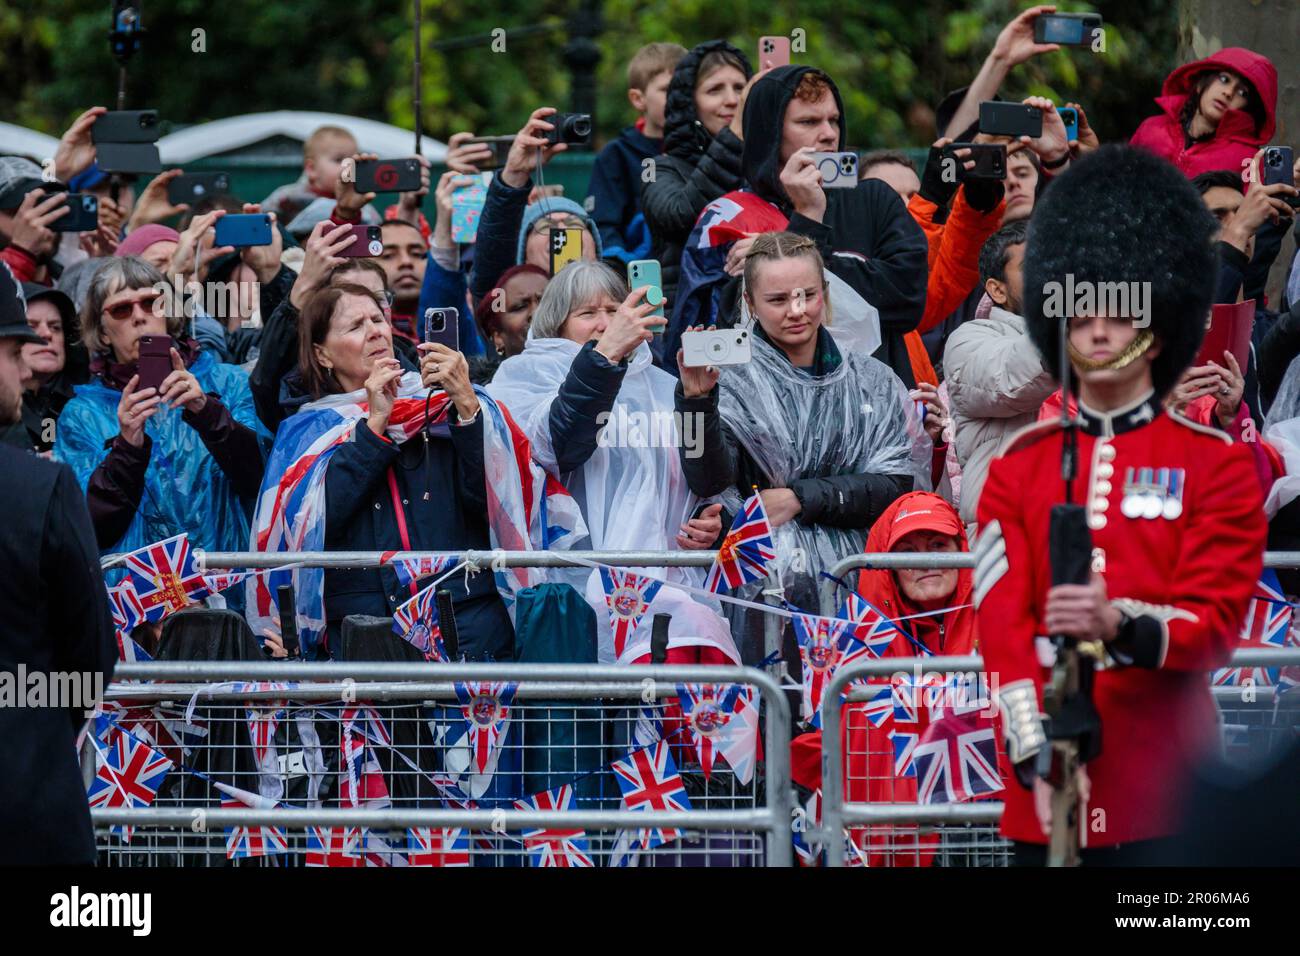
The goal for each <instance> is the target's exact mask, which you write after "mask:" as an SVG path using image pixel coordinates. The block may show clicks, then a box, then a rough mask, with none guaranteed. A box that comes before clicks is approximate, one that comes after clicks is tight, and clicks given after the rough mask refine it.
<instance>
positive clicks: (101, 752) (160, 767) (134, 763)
mask: <svg viewBox="0 0 1300 956" xmlns="http://www.w3.org/2000/svg"><path fill="white" fill-rule="evenodd" d="M94 746H95V750H96V753H97V755H98V761H97V762H98V765H99V766H98V768H97V769H96V771H95V778H94V779H93V780H91V781H90V788H89V789H88V790H87V791H86V797H87V799H88V801H89V802H90V806H91V808H92V809H93V808H96V807H127V808H133V807H147V806H149V805H150V804H151V803H153V801H154V798H155V797H157V796H158V788H159V787H161V786H162V784H163V780H164V779H165V778H166V776H167V771H169V770H171V768H172V762H171V761H170V760H168V759H167V758H166V757H165V756H164V755H163V754H162V753H161V752H159V751H157V750H154V749H153V748H152V747H150V746H149V745H148V744H146V743H145V742H144V741H142V740H138V739H136V738H134V737H132V736H131V735H130V734H126V733H123V732H122V731H121V729H117V730H116V731H115V732H113V733H112V734H111V739H110V741H109V743H108V745H107V747H104V746H101V745H100V744H99V742H98V741H96V742H95V744H94ZM131 829H132V828H131V827H120V826H115V827H113V828H112V832H113V833H116V834H117V835H118V836H120V837H122V839H123V840H125V841H126V842H127V843H130V842H131Z"/></svg>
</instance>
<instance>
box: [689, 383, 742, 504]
mask: <svg viewBox="0 0 1300 956" xmlns="http://www.w3.org/2000/svg"><path fill="white" fill-rule="evenodd" d="M675 399H676V407H677V411H678V412H679V413H681V414H682V415H683V416H685V415H693V416H698V417H697V418H695V419H694V420H695V421H697V422H699V423H700V425H699V426H698V427H697V428H696V432H695V434H696V442H697V445H696V447H694V448H690V449H688V448H687V447H686V446H685V444H683V445H682V446H680V447H679V448H678V454H679V455H680V457H681V462H682V471H683V472H684V473H685V474H686V485H687V487H689V488H690V489H691V491H692V492H694V493H695V494H696V495H698V496H699V497H701V498H709V497H712V496H713V495H716V494H720V493H721V492H722V491H724V490H725V489H727V488H730V487H731V486H732V485H734V484H736V482H737V481H738V470H739V468H738V465H739V462H738V455H737V452H736V441H735V438H734V437H733V436H732V434H731V430H730V429H728V428H727V426H726V425H725V424H724V423H723V421H722V416H721V415H720V414H718V387H717V386H716V385H715V386H714V387H713V391H711V392H709V394H707V395H701V396H700V397H698V398H687V397H686V396H685V395H684V394H683V392H682V384H681V382H678V383H677V391H676V395H675Z"/></svg>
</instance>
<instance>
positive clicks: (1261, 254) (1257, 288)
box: [1243, 219, 1291, 305]
mask: <svg viewBox="0 0 1300 956" xmlns="http://www.w3.org/2000/svg"><path fill="white" fill-rule="evenodd" d="M1290 224H1291V220H1288V219H1282V220H1279V221H1278V223H1277V224H1276V225H1274V224H1273V223H1271V222H1268V221H1265V223H1264V225H1262V226H1260V227H1259V230H1258V231H1257V232H1256V233H1255V254H1254V255H1253V256H1252V257H1251V259H1250V264H1249V265H1248V266H1247V267H1246V268H1245V270H1244V272H1245V277H1244V279H1243V285H1244V287H1245V298H1247V299H1254V300H1255V302H1256V303H1258V304H1261V305H1262V304H1263V302H1264V287H1265V286H1267V285H1268V273H1269V270H1270V269H1272V268H1273V263H1274V262H1275V261H1276V260H1277V255H1278V253H1279V252H1281V251H1282V240H1283V239H1284V238H1286V230H1287V227H1288V226H1289V225H1290Z"/></svg>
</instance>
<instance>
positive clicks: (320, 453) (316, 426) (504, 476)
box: [247, 372, 587, 650]
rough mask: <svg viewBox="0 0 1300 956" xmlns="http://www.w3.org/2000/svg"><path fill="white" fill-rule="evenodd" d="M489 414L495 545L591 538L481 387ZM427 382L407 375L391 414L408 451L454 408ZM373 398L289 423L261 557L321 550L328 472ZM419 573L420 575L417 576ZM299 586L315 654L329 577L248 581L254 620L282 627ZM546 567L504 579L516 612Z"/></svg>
mask: <svg viewBox="0 0 1300 956" xmlns="http://www.w3.org/2000/svg"><path fill="white" fill-rule="evenodd" d="M475 391H476V393H477V394H478V400H479V404H480V406H481V407H482V409H483V410H482V413H481V414H482V415H483V444H484V448H483V451H484V455H483V459H484V472H485V475H484V477H485V479H486V483H487V490H488V524H489V528H490V530H491V539H492V546H493V547H494V548H500V549H502V550H506V551H538V550H547V549H554V550H567V549H569V548H571V547H573V546H574V545H575V544H576V543H577V542H578V541H579V540H580V539H581V538H583V537H584V536H585V535H586V533H587V528H586V525H585V524H584V523H583V520H582V515H581V514H580V513H579V510H578V506H577V504H576V503H575V502H574V500H573V498H572V497H571V496H570V495H569V493H568V492H567V491H565V489H564V487H563V486H562V485H561V484H560V483H559V482H557V481H556V480H555V479H553V478H551V477H550V476H549V475H547V474H546V472H545V471H543V470H542V469H541V468H540V467H538V466H537V465H536V464H534V462H533V460H532V457H531V452H530V446H529V443H528V439H527V438H526V437H525V436H524V433H523V432H522V431H521V430H520V429H519V428H518V426H516V425H515V423H514V421H513V419H511V417H510V413H509V412H508V411H507V410H506V408H505V407H504V406H502V405H499V404H498V403H497V402H495V401H493V400H492V399H491V398H490V397H489V396H488V394H487V393H486V392H484V391H483V390H481V389H478V388H476V389H475ZM425 396H426V390H425V389H424V388H423V386H421V384H420V376H419V375H418V374H416V373H415V372H408V373H407V374H406V375H404V376H402V380H401V385H400V387H399V389H398V397H397V399H396V400H395V401H394V402H393V410H392V413H391V415H390V416H389V421H388V429H387V432H386V435H387V437H388V438H390V439H392V440H393V441H396V442H398V443H401V442H405V441H406V440H407V439H409V438H412V437H414V436H416V435H419V434H420V433H421V431H422V430H423V429H424V428H425V426H426V424H427V425H428V426H429V427H430V428H431V429H433V431H434V434H439V433H441V434H446V430H447V428H448V427H449V426H448V420H447V411H448V408H449V405H450V401H449V399H448V398H447V394H446V393H445V392H435V393H434V394H433V397H432V399H431V400H430V401H428V402H426V401H425ZM367 414H368V406H367V404H366V402H365V393H364V392H362V391H356V392H349V393H348V394H346V395H331V396H327V397H326V398H323V399H321V400H319V401H316V402H312V403H310V404H308V405H305V406H303V408H302V409H301V410H300V411H299V412H298V413H297V414H296V415H294V416H292V417H291V418H288V419H286V420H285V422H284V423H283V424H282V425H281V426H280V431H279V433H278V434H277V435H276V440H275V446H274V447H273V448H272V449H271V456H270V459H269V460H268V461H267V464H266V477H265V478H264V479H263V481H262V490H261V492H260V493H259V495H258V501H257V509H256V511H255V513H254V515H253V530H252V545H251V548H252V550H254V551H277V552H278V551H311V550H319V549H320V548H322V547H323V545H324V542H325V469H326V468H327V467H328V465H329V460H330V456H331V455H332V454H333V453H334V452H335V451H336V450H337V449H338V447H339V446H340V445H342V444H343V443H344V442H347V441H350V440H352V438H353V436H354V434H355V431H356V428H357V427H358V426H359V425H360V426H361V427H365V426H364V422H365V419H366V416H367ZM417 571H418V569H417ZM290 575H293V576H294V578H296V580H294V581H293V583H294V593H295V594H297V595H298V634H299V639H300V641H301V642H302V645H303V648H304V650H311V649H312V648H314V647H315V646H316V645H317V644H318V643H319V642H320V640H321V636H322V634H323V632H324V630H325V608H324V598H323V585H324V572H323V571H322V570H321V569H320V568H298V569H295V570H292V571H289V570H285V571H275V572H272V573H269V574H259V575H256V576H254V577H253V578H251V579H250V580H249V581H248V583H247V587H248V618H249V623H250V624H251V625H252V627H253V630H254V632H255V633H260V632H261V630H262V629H263V628H270V627H273V626H274V625H273V621H272V615H273V614H274V611H275V602H274V600H273V595H274V594H275V591H276V588H277V587H279V586H280V585H282V584H288V583H290ZM542 575H543V571H542V570H541V569H536V568H532V569H530V568H507V569H505V570H504V571H501V572H497V586H498V588H499V589H500V590H501V592H502V596H503V597H504V598H505V600H506V605H507V607H508V608H511V609H512V612H513V596H514V594H515V592H516V591H518V590H520V589H522V588H525V587H529V586H530V585H532V584H536V583H539V582H540V581H542V580H543V577H542Z"/></svg>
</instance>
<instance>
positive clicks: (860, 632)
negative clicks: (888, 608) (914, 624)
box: [839, 592, 903, 657]
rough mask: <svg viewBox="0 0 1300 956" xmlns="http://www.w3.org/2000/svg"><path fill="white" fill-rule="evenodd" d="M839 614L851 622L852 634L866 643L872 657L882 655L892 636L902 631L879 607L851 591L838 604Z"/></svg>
mask: <svg viewBox="0 0 1300 956" xmlns="http://www.w3.org/2000/svg"><path fill="white" fill-rule="evenodd" d="M839 616H840V617H841V618H843V619H844V620H846V621H852V622H853V627H852V631H851V634H852V636H853V637H854V638H855V639H856V640H859V641H861V642H862V643H863V644H865V645H866V649H867V652H868V653H869V654H870V655H871V656H872V657H880V656H882V655H883V654H884V653H885V648H887V647H889V645H890V644H892V643H893V642H894V638H896V637H898V636H900V635H901V634H902V633H903V632H902V631H901V630H900V629H899V627H898V625H897V624H895V623H894V622H893V621H891V620H890V619H889V618H888V617H886V616H885V615H884V613H883V612H881V610H880V609H879V608H877V607H876V606H875V605H874V604H872V603H871V602H870V601H868V600H867V599H866V598H864V597H861V596H859V595H857V594H854V593H852V592H850V593H849V595H848V597H846V598H845V599H844V604H843V605H841V606H840V613H839Z"/></svg>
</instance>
